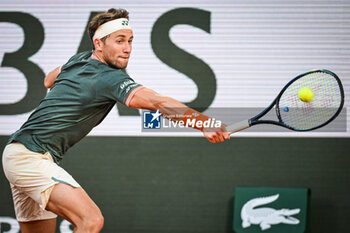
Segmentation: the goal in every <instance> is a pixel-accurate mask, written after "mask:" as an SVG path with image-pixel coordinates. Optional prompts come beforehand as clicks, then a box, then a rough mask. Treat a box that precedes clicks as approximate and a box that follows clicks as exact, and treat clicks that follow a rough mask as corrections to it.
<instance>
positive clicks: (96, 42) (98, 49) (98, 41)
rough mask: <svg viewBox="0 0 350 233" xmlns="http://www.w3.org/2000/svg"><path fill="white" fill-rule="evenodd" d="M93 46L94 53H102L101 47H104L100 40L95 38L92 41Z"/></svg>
mask: <svg viewBox="0 0 350 233" xmlns="http://www.w3.org/2000/svg"><path fill="white" fill-rule="evenodd" d="M94 46H95V50H96V51H102V49H103V46H104V43H103V41H102V40H100V39H98V38H96V39H95V40H94Z"/></svg>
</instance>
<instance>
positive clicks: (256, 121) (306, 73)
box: [229, 69, 344, 133]
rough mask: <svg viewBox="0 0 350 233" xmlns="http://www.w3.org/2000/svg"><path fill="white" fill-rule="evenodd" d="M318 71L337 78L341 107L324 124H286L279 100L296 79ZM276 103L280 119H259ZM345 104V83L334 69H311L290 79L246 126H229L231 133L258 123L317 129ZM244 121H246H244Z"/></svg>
mask: <svg viewBox="0 0 350 233" xmlns="http://www.w3.org/2000/svg"><path fill="white" fill-rule="evenodd" d="M316 72H323V73H327V74H330V75H331V76H333V77H334V78H335V80H336V81H337V83H338V85H339V90H340V94H341V102H340V105H339V108H338V110H337V112H336V113H335V114H334V115H333V116H332V117H331V118H330V119H328V120H327V121H326V122H324V123H323V124H320V125H318V126H315V127H312V128H309V129H296V128H293V127H291V126H289V125H287V124H285V123H284V122H283V120H282V118H281V114H280V108H279V100H280V98H281V96H282V95H283V93H284V92H285V91H286V90H287V88H288V87H289V86H290V85H291V84H292V83H294V82H295V81H296V80H298V79H300V78H302V77H304V76H306V75H309V74H311V73H316ZM275 105H276V115H277V118H278V121H274V120H259V119H260V118H261V117H263V116H264V115H266V113H268V112H269V111H270V110H271V109H272V108H273V107H274V106H275ZM343 106H344V88H343V85H342V83H341V81H340V79H339V77H338V76H337V75H336V74H335V73H333V72H332V71H329V70H325V69H322V70H311V71H308V72H305V73H303V74H300V75H298V76H297V77H295V78H293V79H292V80H290V81H289V82H288V83H287V84H286V85H285V86H284V87H283V88H282V90H281V91H280V93H279V94H278V95H277V97H276V98H275V99H274V100H273V101H272V103H271V104H270V105H269V106H268V107H267V108H265V109H264V110H263V111H262V112H260V113H259V114H258V115H256V116H254V117H252V118H250V119H249V120H248V124H247V125H246V127H241V128H234V127H233V125H231V126H229V131H230V132H231V133H233V132H238V131H240V130H243V129H246V128H249V127H251V126H253V125H258V124H273V125H278V126H282V127H285V128H287V129H290V130H294V131H310V130H315V129H318V128H321V127H323V126H325V125H327V124H328V123H330V122H331V121H332V120H334V119H335V118H336V117H337V116H338V115H339V114H340V112H341V110H342V109H343ZM243 122H244V121H243Z"/></svg>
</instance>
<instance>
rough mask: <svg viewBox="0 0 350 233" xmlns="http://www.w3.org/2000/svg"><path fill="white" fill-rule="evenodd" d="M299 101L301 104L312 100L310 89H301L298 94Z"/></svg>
mask: <svg viewBox="0 0 350 233" xmlns="http://www.w3.org/2000/svg"><path fill="white" fill-rule="evenodd" d="M298 96H299V99H300V100H301V101H303V102H310V101H311V100H312V98H314V93H313V92H312V90H311V89H310V88H307V87H304V88H301V89H300V90H299V92H298Z"/></svg>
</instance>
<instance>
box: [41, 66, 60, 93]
mask: <svg viewBox="0 0 350 233" xmlns="http://www.w3.org/2000/svg"><path fill="white" fill-rule="evenodd" d="M60 73H61V66H58V67H56V68H55V69H53V70H52V71H51V72H50V73H48V74H47V75H46V77H45V79H44V86H45V87H46V88H51V87H52V85H53V83H54V82H55V80H56V78H57V76H58V75H59V74H60Z"/></svg>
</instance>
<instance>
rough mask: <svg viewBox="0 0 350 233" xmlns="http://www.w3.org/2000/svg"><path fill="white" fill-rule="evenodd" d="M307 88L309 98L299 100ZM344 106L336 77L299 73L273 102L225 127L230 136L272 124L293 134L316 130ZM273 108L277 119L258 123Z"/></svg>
mask: <svg viewBox="0 0 350 233" xmlns="http://www.w3.org/2000/svg"><path fill="white" fill-rule="evenodd" d="M302 88H309V89H310V90H311V91H312V94H313V98H312V99H311V100H308V101H305V102H304V101H302V100H301V98H299V91H300V89H302ZM343 106H344V88H343V85H342V83H341V81H340V79H339V78H338V76H337V75H336V74H334V73H333V72H331V71H329V70H313V71H309V72H306V73H303V74H301V75H299V76H297V77H296V78H294V79H292V80H291V81H289V82H288V83H287V85H285V87H284V88H283V89H282V90H281V92H280V93H279V94H278V96H277V97H276V98H275V100H274V101H273V102H272V103H271V104H270V105H269V106H268V107H267V108H266V109H265V110H263V111H262V112H261V113H259V114H258V115H256V116H254V117H252V118H250V119H248V120H244V121H241V122H237V123H235V124H231V125H229V126H227V127H226V129H227V132H230V134H232V133H234V132H238V131H241V130H243V129H246V128H249V127H251V126H253V125H258V124H273V125H278V126H282V127H285V128H288V129H291V130H295V131H309V130H314V129H318V128H320V127H323V126H325V125H327V124H328V123H330V122H331V121H332V120H334V119H335V118H336V117H337V116H338V115H339V113H340V112H341V110H342V108H343ZM274 107H275V110H276V115H277V119H278V120H262V119H261V118H262V117H263V116H264V115H266V113H268V112H269V111H270V110H271V109H272V108H274Z"/></svg>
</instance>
